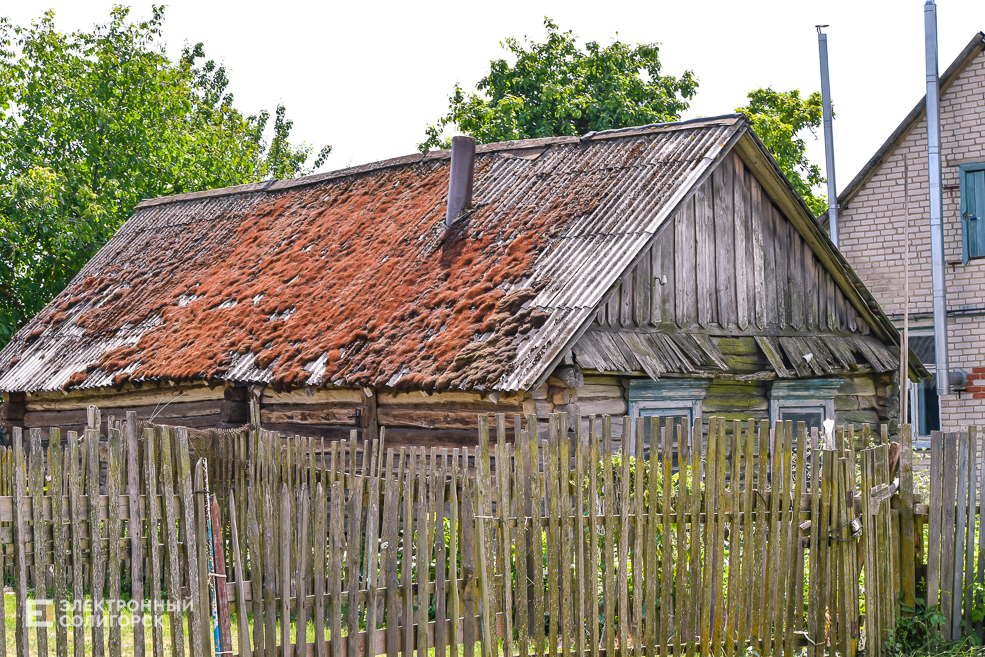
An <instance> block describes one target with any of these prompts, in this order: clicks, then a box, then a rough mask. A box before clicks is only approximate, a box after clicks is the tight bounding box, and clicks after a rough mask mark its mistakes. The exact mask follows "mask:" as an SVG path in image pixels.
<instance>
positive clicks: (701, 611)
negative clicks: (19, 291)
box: [0, 409, 913, 657]
mask: <svg viewBox="0 0 985 657" xmlns="http://www.w3.org/2000/svg"><path fill="white" fill-rule="evenodd" d="M512 421H513V422H514V427H513V432H511V434H512V435H516V436H517V440H516V442H515V443H513V442H508V441H507V439H506V438H507V435H510V434H508V432H507V430H506V422H507V418H506V417H505V416H502V415H499V416H494V417H487V416H479V431H478V441H477V446H476V448H475V449H453V450H448V449H436V448H427V449H424V448H407V447H403V448H400V449H399V450H394V449H389V448H386V446H385V444H384V443H385V437H383V438H382V439H381V441H373V442H369V443H367V442H365V441H359V440H358V438H357V437H355V436H354V437H353V438H352V439H351V440H348V441H341V442H332V443H329V444H326V443H323V442H321V441H310V440H307V439H301V438H296V439H288V440H285V439H283V438H282V437H280V436H279V435H278V434H276V433H270V432H265V431H255V432H246V431H244V432H239V433H230V434H228V435H227V434H224V435H223V439H222V440H223V441H225V442H224V443H223V445H225V447H223V448H222V449H221V450H217V449H216V448H215V447H214V446H211V447H210V446H208V445H206V446H202V445H201V444H199V445H196V444H195V439H194V438H193V437H191V435H190V433H189V431H188V430H186V429H183V428H172V427H164V426H154V425H141V424H138V423H137V422H136V420H135V418H134V417H133V416H132V415H130V416H128V417H127V418H126V420H125V421H123V422H119V423H117V422H110V423H109V428H108V435H107V436H106V440H104V441H102V442H101V441H100V436H99V432H98V429H96V427H99V426H101V423H100V421H99V414H98V411H97V410H96V409H92V411H91V412H90V425H91V426H90V428H86V429H84V430H83V431H82V432H80V433H79V434H76V433H75V432H69V433H68V435H67V436H66V439H65V440H64V441H62V440H61V436H60V435H59V434H58V433H57V432H55V433H53V434H52V436H53V439H52V440H51V441H50V442H49V444H48V446H47V450H45V449H44V448H43V446H42V443H41V440H40V435H39V434H37V432H28V436H27V437H28V438H30V440H29V443H28V450H29V452H28V454H25V453H24V450H25V447H24V439H25V436H23V435H22V434H21V432H19V431H15V433H14V436H13V445H12V451H11V458H10V461H9V462H10V463H11V464H12V465H11V466H10V471H11V479H12V482H11V492H12V495H10V496H7V497H0V522H9V523H10V527H9V528H3V527H0V544H4V545H10V546H11V547H12V549H13V559H12V564H13V578H14V589H15V596H14V598H15V599H14V603H13V604H14V605H15V607H16V628H15V631H14V632H13V633H12V641H13V645H14V648H15V649H16V652H17V654H18V657H28V655H29V654H34V655H39V656H43V657H47V655H48V653H49V652H53V653H54V654H55V655H57V656H58V657H67V655H68V653H69V651H71V652H72V654H73V655H75V656H76V657H83V655H92V656H93V657H105V655H107V654H108V655H109V657H122V651H123V648H121V647H122V646H127V648H126V649H125V650H126V652H127V653H128V654H129V653H130V652H132V653H133V654H134V655H135V657H143V656H144V655H145V654H153V655H154V657H164V655H172V656H174V657H185V656H186V655H188V656H191V657H204V656H205V655H209V654H239V655H244V656H251V657H252V656H253V655H258V656H263V657H268V656H269V657H275V656H276V655H287V654H293V655H295V656H297V657H303V656H305V657H306V656H308V655H311V656H313V657H328V656H331V657H340V656H342V655H346V656H349V655H357V654H358V655H360V656H361V657H372V656H374V655H383V654H386V655H388V656H392V657H396V655H397V654H398V653H399V654H401V655H405V656H411V655H412V654H413V653H414V652H415V651H416V652H417V654H418V656H419V657H425V655H430V653H431V651H433V652H434V654H435V657H445V656H446V655H447V654H448V653H449V652H450V653H451V655H459V654H464V655H465V657H472V656H473V655H474V653H475V652H476V651H479V652H480V654H481V655H483V657H494V656H496V657H498V656H499V655H502V656H503V657H518V656H520V655H524V656H530V655H537V657H544V656H545V655H546V656H548V657H558V656H559V655H564V656H565V657H568V656H570V655H572V654H575V655H578V656H579V657H598V656H599V655H615V654H617V653H619V654H623V655H632V656H634V657H642V655H657V654H659V655H668V654H674V655H681V654H687V655H691V654H695V653H698V654H711V653H713V652H714V653H716V654H720V653H724V654H726V655H734V654H741V653H742V652H743V651H744V650H745V649H746V648H748V647H752V648H754V649H755V650H756V651H758V653H759V654H761V655H790V654H794V653H795V652H797V653H798V654H799V652H800V651H803V650H804V649H806V650H807V652H808V653H809V654H811V655H823V654H835V653H838V654H842V655H854V654H856V652H857V651H858V650H859V648H860V645H859V642H860V641H861V640H863V639H864V640H865V641H866V642H867V643H866V646H865V647H866V649H867V651H868V652H869V654H878V653H879V651H880V649H881V644H882V641H883V640H884V639H885V638H886V637H887V632H888V631H890V630H891V629H892V627H893V623H894V620H895V618H896V614H897V607H896V599H897V596H898V594H899V592H900V591H901V586H902V587H903V588H906V586H905V584H901V583H900V574H899V573H900V572H901V569H902V567H901V566H900V563H901V560H902V558H903V556H905V555H904V552H905V551H904V550H903V549H902V545H901V540H900V531H901V530H900V527H901V525H899V523H898V517H899V514H898V513H897V514H896V515H894V514H893V512H891V510H890V505H891V503H892V504H896V505H897V506H898V501H899V499H900V496H901V492H900V490H901V489H905V488H906V487H907V484H906V483H905V482H904V480H905V479H906V477H905V476H901V478H900V483H894V482H895V473H894V468H893V466H892V457H891V453H892V450H891V446H890V445H888V444H887V443H886V442H885V439H884V435H885V432H883V433H876V434H872V433H870V432H869V431H868V429H867V428H865V429H864V430H863V431H862V432H860V433H858V434H856V433H855V431H854V430H853V429H852V428H846V429H841V430H839V431H837V432H836V434H835V435H834V436H832V437H824V436H819V435H818V433H817V431H816V430H815V431H812V432H808V431H807V429H806V428H805V427H804V426H803V425H800V426H799V427H794V426H793V425H792V424H791V423H786V424H778V425H776V426H770V425H769V424H768V423H767V422H765V421H764V422H755V421H749V422H743V423H740V422H725V421H724V420H721V419H719V418H711V420H710V422H709V423H708V424H705V425H700V424H698V425H695V426H693V427H692V426H689V425H688V424H687V423H686V422H685V423H683V424H681V425H678V426H677V427H676V429H675V427H674V425H672V424H669V423H668V424H666V425H661V423H660V420H659V419H657V418H647V419H645V420H635V421H633V420H631V419H630V418H626V419H625V422H626V424H625V426H626V427H629V428H630V431H629V432H628V434H627V437H626V439H624V440H621V441H619V447H618V448H616V449H613V444H614V442H615V441H613V436H612V422H611V418H609V417H607V416H604V417H590V418H580V417H571V418H569V417H567V416H565V415H556V416H552V418H551V422H550V431H549V432H548V434H547V435H546V436H539V435H538V434H537V432H536V430H535V428H536V427H537V424H536V422H537V421H536V418H534V417H526V418H524V417H520V416H516V417H514V418H512ZM545 438H546V439H545ZM870 442H882V444H881V445H875V446H870V447H865V448H864V449H861V450H860V451H858V452H856V443H861V444H862V445H863V446H865V445H867V444H868V443H870ZM896 449H897V453H898V446H896ZM210 450H211V451H210ZM217 454H218V455H217ZM210 455H212V456H215V460H213V461H210V460H209V456H210ZM196 456H198V457H199V458H196ZM904 461H905V459H904ZM3 463H4V462H3V460H2V454H0V467H3ZM210 484H211V490H210ZM908 485H909V489H908V490H909V493H910V495H911V499H912V477H911V478H910V481H909V484H908ZM911 527H912V522H911ZM862 534H864V536H865V541H864V549H862V550H861V551H860V547H859V545H860V544H859V536H860V535H862ZM904 534H905V532H904ZM910 536H911V539H910V544H911V545H912V544H913V540H912V534H910ZM902 543H906V541H905V540H904V541H902ZM886 554H890V555H903V556H893V557H890V558H889V559H886V558H885V555H886ZM861 572H864V577H863V578H862V579H864V581H865V583H866V584H865V588H864V589H862V588H861V587H860V573H861ZM904 579H905V577H904ZM912 579H913V578H912V577H911V581H912ZM911 588H912V587H911ZM863 599H864V600H865V607H864V608H865V614H864V615H863V614H861V613H860V609H861V608H862V600H863ZM44 600H48V601H50V603H46V604H40V605H39V604H38V602H40V601H44ZM130 600H135V601H139V603H136V604H134V603H129V604H126V601H130ZM121 603H123V604H121ZM38 620H40V621H43V622H45V621H52V622H53V625H52V626H45V625H44V624H43V623H42V624H39V623H37V622H36V621H38ZM6 640H7V637H6V635H5V634H3V633H0V644H2V645H0V649H2V650H0V652H3V651H5V648H6V643H5V642H6ZM131 645H132V650H131V648H130V646H131ZM4 654H5V652H4Z"/></svg>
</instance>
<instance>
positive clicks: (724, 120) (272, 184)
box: [134, 114, 744, 210]
mask: <svg viewBox="0 0 985 657" xmlns="http://www.w3.org/2000/svg"><path fill="white" fill-rule="evenodd" d="M743 118H744V115H743V114H721V115H718V116H710V117H697V118H693V119H687V120H684V121H673V122H667V123H650V124H647V125H641V126H629V127H625V128H612V129H610V130H600V131H597V132H596V131H591V132H587V133H585V134H584V135H582V136H580V137H578V136H561V137H538V138H533V139H516V140H512V141H499V142H494V143H491V144H479V145H477V146H476V149H475V152H476V154H477V155H481V154H484V153H497V152H500V151H518V150H527V149H534V148H543V147H547V146H554V145H558V144H577V143H582V142H586V141H595V140H602V139H616V138H620V137H631V136H638V135H645V134H654V133H659V132H672V131H675V130H683V129H688V128H694V127H699V126H703V125H707V126H714V125H731V124H733V123H735V122H736V121H740V120H742V119H743ZM449 158H451V150H450V149H441V150H434V151H428V152H426V153H412V154H410V155H402V156H400V157H393V158H389V159H386V160H378V161H376V162H369V163H366V164H360V165H358V166H354V167H346V168H344V169H336V170H334V171H326V172H324V173H315V174H312V175H309V176H302V177H300V178H288V179H286V180H262V181H259V182H254V183H247V184H244V185H233V186H230V187H219V188H216V189H207V190H202V191H200V192H187V193H184V194H173V195H171V196H158V197H156V198H149V199H143V200H142V201H140V203H138V204H137V205H136V207H135V208H134V210H143V209H145V208H151V207H156V206H160V205H169V204H171V203H180V202H183V201H197V200H202V199H209V198H222V197H225V196H233V195H236V194H250V193H254V192H265V191H269V192H276V191H281V190H284V189H291V188H294V187H303V186H306V185H314V184H316V183H320V182H324V181H326V180H335V179H338V178H346V177H349V176H356V175H359V174H363V173H369V172H371V171H379V170H381V169H388V168H391V167H396V166H403V165H406V164H417V163H420V162H431V161H436V160H447V159H449Z"/></svg>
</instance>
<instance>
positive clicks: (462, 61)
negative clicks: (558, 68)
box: [0, 0, 985, 190]
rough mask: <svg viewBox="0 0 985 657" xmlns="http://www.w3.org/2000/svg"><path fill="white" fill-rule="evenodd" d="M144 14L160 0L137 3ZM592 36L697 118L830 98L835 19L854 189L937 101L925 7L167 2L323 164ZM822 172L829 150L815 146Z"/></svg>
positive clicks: (357, 155) (59, 3) (965, 34)
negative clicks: (826, 78)
mask: <svg viewBox="0 0 985 657" xmlns="http://www.w3.org/2000/svg"><path fill="white" fill-rule="evenodd" d="M5 4H6V7H5V8H4V9H2V10H0V13H6V15H8V16H9V17H10V18H11V19H12V20H13V21H15V22H17V23H25V24H26V23H28V22H29V21H30V20H32V19H33V18H36V17H38V16H40V15H41V14H42V13H43V12H44V11H45V10H46V9H49V8H51V9H54V11H55V13H56V22H57V25H59V26H60V27H61V28H62V29H64V30H66V31H68V30H72V29H76V28H79V27H87V26H90V25H91V24H92V23H94V22H100V21H104V20H105V19H106V18H107V16H108V15H109V10H110V7H111V6H112V5H113V4H114V3H113V2H111V1H107V0H72V1H68V0H19V2H16V3H13V2H11V3H5ZM131 6H132V7H133V15H134V16H146V15H148V14H149V12H150V4H149V3H137V2H135V3H132V4H131ZM545 15H546V16H550V17H551V18H552V19H553V20H554V21H555V22H556V23H558V24H559V26H560V27H561V28H562V29H571V30H573V31H574V32H575V33H576V34H577V35H579V37H580V38H581V40H582V41H588V40H596V41H599V42H601V43H608V42H609V41H610V40H611V39H612V38H613V37H615V36H616V34H617V33H618V38H619V39H620V40H622V41H624V42H628V43H649V42H658V43H661V44H662V48H661V61H662V63H663V65H664V71H665V73H670V74H675V75H677V74H680V73H681V72H682V71H683V70H684V69H687V68H690V69H693V70H694V72H695V73H696V74H697V76H698V78H699V80H700V87H699V89H698V95H697V97H696V98H695V99H694V102H693V103H692V105H691V109H690V110H688V112H687V113H686V114H685V116H684V118H691V117H697V116H712V115H717V114H725V113H728V112H731V111H733V109H734V108H735V107H737V106H739V105H742V104H744V103H745V94H746V93H747V92H748V91H750V90H751V89H754V88H757V87H760V86H772V87H773V88H775V89H778V90H787V89H791V88H799V89H801V91H802V92H804V93H805V94H806V93H809V92H811V91H814V90H817V89H819V88H820V82H819V77H820V76H819V69H818V55H817V33H816V31H815V29H814V25H815V24H818V23H828V24H830V26H831V27H830V28H828V30H827V32H828V34H829V37H828V42H829V48H830V56H831V80H832V81H831V87H832V97H833V99H834V102H835V106H836V112H837V115H838V116H837V118H836V120H835V124H834V126H835V127H834V132H835V152H836V156H837V172H838V175H837V179H838V183H839V186H838V189H839V190H841V189H842V188H843V187H844V186H845V185H847V184H848V182H849V181H850V180H851V178H852V177H854V175H855V173H856V172H858V170H859V169H860V168H861V167H862V166H863V165H864V164H865V162H866V161H867V160H868V159H869V157H870V156H871V155H872V154H873V152H874V151H875V149H876V148H878V146H879V145H880V144H881V143H882V142H883V141H884V140H885V139H886V137H887V136H888V135H889V134H890V132H891V131H892V130H893V129H894V128H895V127H896V125H897V124H898V123H899V122H900V121H901V120H902V119H903V117H904V116H905V115H906V114H907V112H908V111H909V110H910V109H911V108H912V107H913V105H914V104H915V103H916V102H917V101H918V100H919V99H920V98H921V96H922V95H923V93H924V64H923V56H924V50H923V2H922V0H903V1H901V0H894V1H891V2H890V1H885V2H875V1H869V0H851V1H842V0H837V1H834V0H829V1H827V2H806V1H801V2H795V1H790V0H786V1H776V2H774V1H770V2H765V1H764V2H736V1H734V0H733V1H728V2H726V1H724V0H705V2H701V3H697V2H690V3H689V2H677V3H670V2H664V1H662V0H658V1H654V0H648V1H646V2H618V1H610V2H585V1H582V0H567V1H566V2H542V1H540V0H500V1H497V2H492V3H490V2H484V3H477V2H446V1H436V2H407V1H402V2H365V1H364V2H359V1H354V2H344V3H342V2H333V1H331V0H329V1H321V2H301V1H297V0H279V1H277V2H251V1H249V0H243V1H240V2H235V3H232V2H214V1H212V0H174V1H172V2H168V3H167V10H166V22H165V27H164V30H165V39H166V41H167V43H168V44H169V50H170V51H171V52H177V51H178V49H179V48H180V47H181V44H182V43H183V42H185V41H190V42H197V41H202V42H204V43H205V48H206V54H207V55H209V56H211V57H215V58H218V59H220V60H222V61H223V62H224V63H225V65H226V66H227V67H228V68H229V69H230V78H231V81H232V85H231V88H232V91H233V92H234V93H235V95H236V99H237V105H238V106H239V107H240V108H241V109H242V110H244V111H246V112H248V113H253V112H256V111H258V110H260V109H263V108H267V109H271V110H272V109H273V108H274V106H275V105H276V103H277V102H278V101H283V102H284V103H285V104H286V105H287V109H288V116H289V117H290V118H292V119H293V120H294V125H295V130H294V133H293V136H294V137H295V138H296V139H299V140H304V141H306V142H308V143H310V144H312V145H314V146H316V147H321V146H322V145H324V144H326V143H328V144H332V146H333V147H334V151H333V153H332V155H331V157H330V158H329V159H328V162H327V163H326V165H325V167H324V168H325V169H327V170H331V169H338V168H342V167H344V166H346V165H349V164H352V165H356V164H362V163H364V162H371V161H375V160H380V159H385V158H388V157H395V156H398V155H405V154H407V153H411V152H413V151H414V148H415V144H416V143H418V142H419V141H422V140H423V136H424V128H425V126H426V125H427V124H428V123H430V122H433V121H434V120H435V119H436V118H437V117H439V116H440V115H441V114H443V113H444V112H445V110H446V108H447V96H448V94H449V93H450V92H451V90H452V87H453V85H454V84H455V83H456V82H459V83H461V84H462V85H464V86H465V87H466V88H472V87H473V86H474V85H475V83H476V81H478V79H479V78H480V77H482V75H483V74H484V73H485V72H486V71H487V70H488V65H489V61H490V60H491V59H494V58H498V57H500V56H502V53H503V50H502V49H501V47H500V45H499V42H500V41H501V40H502V39H503V38H505V37H507V36H517V37H522V36H524V35H527V36H529V37H531V38H534V39H536V40H542V39H543V37H544V35H545V32H544V29H543V25H542V23H543V18H544V16H545ZM938 15H939V31H940V57H941V72H943V71H944V69H945V68H946V67H947V66H948V65H949V64H950V62H951V60H953V59H954V57H956V56H957V54H958V53H959V52H960V51H961V50H962V48H964V46H965V45H966V44H967V43H968V41H969V40H970V39H971V38H972V36H973V35H974V34H975V32H977V31H978V30H982V29H985V2H981V0H941V1H940V2H939V4H938ZM808 138H809V144H810V148H811V157H812V159H813V160H814V161H815V162H817V163H818V164H821V165H822V166H823V163H824V150H823V143H822V141H821V140H820V139H818V140H817V141H816V142H815V141H814V140H813V138H812V137H810V136H808Z"/></svg>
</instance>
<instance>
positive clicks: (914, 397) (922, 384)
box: [907, 329, 941, 449]
mask: <svg viewBox="0 0 985 657" xmlns="http://www.w3.org/2000/svg"><path fill="white" fill-rule="evenodd" d="M910 351H912V352H913V353H914V354H915V355H916V357H917V358H919V359H920V362H921V363H923V364H924V365H926V366H927V368H928V369H929V370H930V371H931V372H933V371H934V364H935V363H936V362H937V351H936V349H935V348H934V334H933V332H932V331H930V330H926V331H923V330H914V329H910ZM909 386H910V388H909V390H910V403H909V406H908V408H907V411H908V415H909V417H908V418H907V422H909V423H910V424H912V425H913V429H914V431H915V432H916V435H915V436H914V437H913V438H914V440H913V446H914V447H918V448H926V449H930V442H929V441H930V432H931V431H940V428H941V417H940V401H939V398H938V397H937V379H936V378H935V377H931V378H929V379H924V380H923V381H918V382H917V383H913V382H912V381H910V382H909Z"/></svg>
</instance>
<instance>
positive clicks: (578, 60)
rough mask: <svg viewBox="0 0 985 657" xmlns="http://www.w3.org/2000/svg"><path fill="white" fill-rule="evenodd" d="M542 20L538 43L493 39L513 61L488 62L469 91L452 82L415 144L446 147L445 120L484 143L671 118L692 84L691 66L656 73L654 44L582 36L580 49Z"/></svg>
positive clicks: (657, 59) (683, 107) (695, 83)
mask: <svg viewBox="0 0 985 657" xmlns="http://www.w3.org/2000/svg"><path fill="white" fill-rule="evenodd" d="M544 26H545V27H546V28H547V40H546V41H545V42H544V43H538V42H536V41H529V40H527V39H526V38H524V40H523V42H520V41H519V40H517V39H515V38H509V39H506V41H505V43H502V44H501V45H502V46H503V47H504V48H505V49H506V50H508V51H509V53H510V55H512V57H513V58H514V59H515V60H516V61H515V63H513V64H510V63H509V62H508V61H507V60H505V59H497V60H494V61H492V62H491V63H490V71H489V74H488V75H486V76H485V77H484V78H482V79H481V80H480V81H479V83H478V85H477V87H476V93H466V91H465V90H463V89H462V88H461V87H460V86H459V85H455V90H454V92H453V93H452V95H451V97H450V98H449V102H448V114H446V115H445V116H443V117H442V118H440V119H439V120H438V121H437V123H435V124H434V125H431V126H429V127H428V128H427V130H426V137H427V138H426V139H425V141H424V142H423V143H421V144H419V145H418V148H420V149H421V150H422V151H423V150H428V149H430V148H447V147H448V145H449V143H450V138H447V137H444V133H445V131H446V128H448V127H449V126H453V127H454V128H456V129H457V130H459V131H461V132H463V133H465V134H468V135H471V136H473V137H475V138H476V140H477V141H479V142H483V143H488V142H496V141H507V140H512V139H527V138H531V137H552V136H558V135H581V134H584V133H586V132H589V131H591V130H608V129H610V128H622V127H625V126H633V125H644V124H647V123H656V122H662V121H675V120H677V119H678V118H680V114H681V112H682V111H684V110H686V109H687V107H688V99H690V98H692V97H693V96H694V94H695V92H696V90H697V88H698V80H697V78H696V77H695V76H694V73H692V72H691V71H685V72H684V73H683V74H682V75H681V76H680V77H674V76H671V75H662V74H661V65H660V57H659V55H660V48H659V47H658V45H657V44H644V45H637V46H629V45H627V44H625V43H621V42H619V41H613V42H612V43H611V44H610V45H608V46H601V45H599V44H598V43H596V42H594V41H590V42H588V43H587V44H585V48H584V49H582V48H580V47H579V46H578V44H577V39H576V37H575V35H574V34H573V33H572V32H571V31H567V32H562V31H560V30H559V29H558V26H557V25H556V24H555V23H554V22H553V21H551V20H550V19H549V18H545V19H544Z"/></svg>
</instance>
